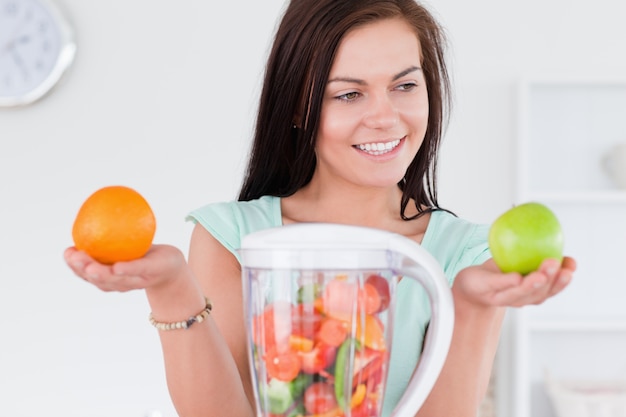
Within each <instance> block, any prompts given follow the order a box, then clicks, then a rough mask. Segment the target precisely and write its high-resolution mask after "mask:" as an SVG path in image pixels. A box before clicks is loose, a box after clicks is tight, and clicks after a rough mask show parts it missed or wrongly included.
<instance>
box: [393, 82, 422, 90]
mask: <svg viewBox="0 0 626 417" xmlns="http://www.w3.org/2000/svg"><path fill="white" fill-rule="evenodd" d="M415 87H417V84H416V83H404V84H400V85H399V86H398V87H397V89H398V90H401V91H411V90H413V89H414V88H415Z"/></svg>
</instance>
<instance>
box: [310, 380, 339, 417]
mask: <svg viewBox="0 0 626 417" xmlns="http://www.w3.org/2000/svg"><path fill="white" fill-rule="evenodd" d="M335 408H337V399H336V398H335V389H334V388H333V386H332V385H330V384H327V383H325V382H315V383H313V384H311V385H310V386H309V387H308V388H307V389H306V390H305V391H304V409H305V410H306V411H307V413H309V414H321V413H326V412H328V411H331V410H333V409H335Z"/></svg>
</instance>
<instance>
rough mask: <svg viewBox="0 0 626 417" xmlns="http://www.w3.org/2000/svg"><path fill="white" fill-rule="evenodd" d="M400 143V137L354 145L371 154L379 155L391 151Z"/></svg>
mask: <svg viewBox="0 0 626 417" xmlns="http://www.w3.org/2000/svg"><path fill="white" fill-rule="evenodd" d="M399 144H400V139H396V140H392V141H391V142H376V143H363V144H360V145H354V147H355V148H357V149H359V150H361V151H363V152H365V153H368V154H370V155H374V156H378V155H384V154H386V153H388V152H391V151H392V150H394V149H395V148H396V147H397V146H398V145H399Z"/></svg>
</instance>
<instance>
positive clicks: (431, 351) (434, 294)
mask: <svg viewBox="0 0 626 417" xmlns="http://www.w3.org/2000/svg"><path fill="white" fill-rule="evenodd" d="M389 244H390V246H389V249H390V250H391V251H392V252H396V253H398V254H401V255H402V256H403V262H402V266H401V267H400V269H399V271H398V272H399V273H400V274H402V275H403V276H404V277H407V278H408V277H410V278H412V279H414V280H416V281H418V282H419V283H420V284H422V285H423V287H424V288H425V290H426V293H427V294H428V297H429V299H430V305H431V311H432V315H431V320H430V324H429V325H428V331H427V334H426V339H425V344H424V348H423V351H422V354H421V357H420V359H419V362H418V365H417V368H416V369H415V371H414V373H413V376H412V377H411V380H410V381H409V384H408V386H407V388H406V391H405V392H404V394H403V395H402V397H401V398H400V401H399V402H398V404H397V405H396V407H395V408H394V411H393V413H392V416H393V417H414V416H415V413H417V411H418V410H419V409H420V408H421V407H422V405H423V404H424V401H425V400H426V398H427V397H428V394H429V393H430V391H431V390H432V388H433V386H434V385H435V382H436V381H437V378H438V377H439V373H440V372H441V369H442V368H443V365H444V363H445V360H446V357H447V356H448V351H449V348H450V343H451V341H452V332H453V330H454V302H453V300H452V291H451V290H450V286H449V284H448V280H447V279H446V277H445V275H444V273H443V270H442V269H441V266H440V265H439V263H438V262H437V261H436V260H435V258H434V257H432V255H431V254H430V253H428V252H427V251H426V250H425V249H424V248H422V247H421V246H420V245H418V244H417V243H415V242H413V241H408V240H405V239H393V240H392V241H390V242H389Z"/></svg>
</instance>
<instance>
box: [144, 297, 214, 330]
mask: <svg viewBox="0 0 626 417" xmlns="http://www.w3.org/2000/svg"><path fill="white" fill-rule="evenodd" d="M204 300H205V302H206V305H205V307H204V309H203V310H202V311H201V312H199V313H198V314H196V315H195V316H191V317H189V318H188V319H187V320H184V321H176V322H172V323H161V322H158V321H156V320H155V319H154V317H153V316H152V313H150V316H149V317H148V320H149V321H150V324H152V325H153V326H154V327H156V328H157V329H159V330H176V329H188V328H190V327H191V325H192V324H194V323H202V322H203V321H204V320H206V319H207V318H208V317H209V314H210V313H211V309H213V305H212V304H211V301H210V300H209V299H208V298H207V297H204Z"/></svg>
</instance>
